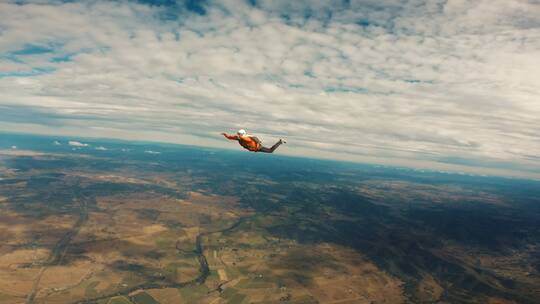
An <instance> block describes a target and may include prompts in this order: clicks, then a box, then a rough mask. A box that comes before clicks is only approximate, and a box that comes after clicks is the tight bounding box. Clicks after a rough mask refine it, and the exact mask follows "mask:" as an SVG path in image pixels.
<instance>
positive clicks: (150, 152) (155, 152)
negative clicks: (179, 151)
mask: <svg viewBox="0 0 540 304" xmlns="http://www.w3.org/2000/svg"><path fill="white" fill-rule="evenodd" d="M144 153H147V154H161V152H157V151H152V150H146V151H144Z"/></svg>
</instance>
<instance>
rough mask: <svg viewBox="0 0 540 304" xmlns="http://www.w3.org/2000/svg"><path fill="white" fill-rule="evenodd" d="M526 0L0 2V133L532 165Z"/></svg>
mask: <svg viewBox="0 0 540 304" xmlns="http://www.w3.org/2000/svg"><path fill="white" fill-rule="evenodd" d="M538 88H540V3H539V2H538V1H527V0H491V1H484V0H475V1H467V0H449V1H437V0H431V1H427V0H407V1H398V0H377V1H376V0H358V1H353V0H351V1H341V2H340V1H237V0H234V1H233V0H227V1H173V0H163V1H157V0H156V1H53V0H49V1H46V0H35V1H3V2H2V3H0V91H1V92H2V94H0V130H2V131H19V132H21V131H23V132H30V133H42V134H58V135H73V136H97V137H116V138H123V139H140V140H156V141H165V142H175V143H186V144H195V145H203V146H214V147H224V148H238V147H236V146H233V145H231V144H232V143H230V142H226V141H223V140H222V139H221V138H220V137H219V133H220V132H222V131H228V132H234V130H236V129H239V128H245V129H247V130H248V131H249V132H252V133H256V134H257V135H259V136H260V137H261V138H263V139H264V141H265V142H268V143H269V144H271V143H272V142H273V141H274V140H276V139H277V138H279V137H285V138H287V139H288V140H289V144H288V145H287V146H285V147H283V149H281V148H280V152H281V153H285V154H292V155H306V156H312V157H324V158H334V159H346V160H355V161H361V162H375V163H382V164H390V165H405V166H413V167H426V168H432V169H441V170H458V171H469V172H477V173H488V174H490V173H494V174H504V175H519V176H533V177H539V176H540V158H539V155H540V135H539V134H540V122H539V121H540V119H539V118H540V98H539V97H540V96H539V95H540V93H539V90H538Z"/></svg>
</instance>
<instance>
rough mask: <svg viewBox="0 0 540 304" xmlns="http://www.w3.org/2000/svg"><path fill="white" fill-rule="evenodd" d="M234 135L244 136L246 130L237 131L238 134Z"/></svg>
mask: <svg viewBox="0 0 540 304" xmlns="http://www.w3.org/2000/svg"><path fill="white" fill-rule="evenodd" d="M236 134H238V135H239V136H244V135H246V134H247V133H246V130H244V129H240V130H238V132H236Z"/></svg>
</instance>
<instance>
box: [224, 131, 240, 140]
mask: <svg viewBox="0 0 540 304" xmlns="http://www.w3.org/2000/svg"><path fill="white" fill-rule="evenodd" d="M221 135H223V136H225V138H227V139H230V140H238V135H229V134H227V133H221Z"/></svg>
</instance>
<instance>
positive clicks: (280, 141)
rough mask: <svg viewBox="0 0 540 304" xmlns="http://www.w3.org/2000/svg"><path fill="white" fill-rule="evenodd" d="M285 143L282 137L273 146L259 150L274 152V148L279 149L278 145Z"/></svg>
mask: <svg viewBox="0 0 540 304" xmlns="http://www.w3.org/2000/svg"><path fill="white" fill-rule="evenodd" d="M282 143H283V141H282V140H281V139H280V140H279V141H278V142H277V143H275V144H274V145H273V146H272V147H270V148H267V147H261V148H260V149H259V151H258V152H264V153H272V152H274V150H276V149H277V147H279V146H280V145H281V144H282Z"/></svg>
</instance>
